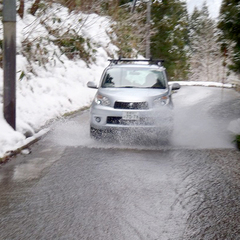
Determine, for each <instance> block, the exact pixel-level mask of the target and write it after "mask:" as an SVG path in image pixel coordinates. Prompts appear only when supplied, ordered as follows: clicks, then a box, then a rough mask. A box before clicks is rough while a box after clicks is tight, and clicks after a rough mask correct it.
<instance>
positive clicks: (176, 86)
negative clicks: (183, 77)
mask: <svg viewBox="0 0 240 240" xmlns="http://www.w3.org/2000/svg"><path fill="white" fill-rule="evenodd" d="M180 88H181V85H180V84H179V83H173V84H172V86H171V90H172V91H174V90H179V89H180Z"/></svg>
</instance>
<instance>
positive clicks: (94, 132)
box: [90, 127, 103, 140]
mask: <svg viewBox="0 0 240 240" xmlns="http://www.w3.org/2000/svg"><path fill="white" fill-rule="evenodd" d="M102 135H103V131H102V130H100V129H96V128H93V127H90V137H91V138H93V139H96V140H98V139H101V138H102Z"/></svg>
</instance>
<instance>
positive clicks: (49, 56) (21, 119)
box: [0, 4, 117, 158]
mask: <svg viewBox="0 0 240 240" xmlns="http://www.w3.org/2000/svg"><path fill="white" fill-rule="evenodd" d="M26 9H27V8H26ZM56 19H57V21H56ZM0 24H1V23H0ZM49 26H51V28H52V29H51V30H52V31H55V30H56V29H57V31H58V32H59V34H60V35H61V34H62V35H63V34H64V33H65V32H66V31H68V32H69V31H74V33H76V32H77V33H78V34H79V36H83V37H84V39H89V42H88V43H85V48H86V49H88V48H89V44H91V46H92V47H93V48H94V51H92V52H94V56H93V57H94V58H95V61H90V62H89V63H88V64H86V63H85V62H84V61H83V60H81V59H79V58H77V57H74V58H73V59H69V57H67V56H66V54H64V53H63V52H62V51H61V49H60V48H59V46H57V45H56V44H53V41H54V40H55V39H54V38H55V37H54V36H51V35H50V34H49V29H48V28H49ZM0 29H2V26H1V25H0ZM109 30H110V20H109V19H108V18H107V17H100V16H98V15H96V14H91V15H85V14H82V13H78V14H74V13H71V14H70V15H69V12H68V9H67V8H64V7H62V6H60V5H57V4H56V5H53V6H52V8H49V9H48V10H47V12H46V13H45V14H44V15H43V16H41V17H38V18H36V17H34V16H32V15H29V14H27V10H26V13H25V17H24V19H20V18H18V19H17V89H16V92H17V93H16V94H17V97H16V98H17V100H16V101H17V106H16V131H14V130H13V129H12V128H11V127H10V126H9V125H8V124H7V123H6V121H5V119H4V117H3V96H2V93H3V71H2V69H0V158H1V157H3V156H4V155H6V153H7V152H8V151H12V150H15V149H17V148H20V147H21V146H23V145H25V144H27V143H28V142H29V141H32V140H34V138H36V137H38V136H39V135H40V134H41V133H42V132H39V131H40V130H41V129H42V128H43V126H44V125H45V124H46V123H47V122H48V121H49V120H51V119H54V118H58V117H61V116H63V114H65V113H67V112H72V111H76V110H79V109H81V108H83V107H86V106H89V105H90V103H91V100H92V98H93V95H94V94H95V91H93V90H90V89H88V88H87V87H86V83H87V82H88V81H96V82H97V81H99V78H100V76H101V74H102V71H103V69H104V68H105V67H106V66H107V65H108V61H107V59H108V57H109V54H111V55H112V56H116V55H115V53H116V51H117V48H116V47H115V46H113V45H112V44H111V40H110V38H109V36H108V34H107V31H109ZM1 32H2V31H1ZM1 34H2V33H1ZM0 37H2V36H0ZM26 42H27V44H26ZM36 42H39V43H40V45H41V46H39V44H36ZM24 44H25V45H24ZM26 46H27V47H29V48H31V49H30V50H31V52H30V53H29V55H30V54H34V53H35V54H36V56H37V57H35V56H29V55H27V54H23V51H22V50H23V48H24V47H25V48H26ZM30 50H29V51H30ZM25 51H26V49H25ZM86 51H87V50H86ZM29 57H31V59H33V57H35V61H33V62H30V61H29V59H28V58H29ZM29 136H30V137H29Z"/></svg>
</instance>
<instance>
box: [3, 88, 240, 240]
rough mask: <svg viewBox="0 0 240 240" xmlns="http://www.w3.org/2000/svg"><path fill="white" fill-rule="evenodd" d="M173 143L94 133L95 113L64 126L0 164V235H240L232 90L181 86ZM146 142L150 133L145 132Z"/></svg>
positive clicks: (239, 161) (154, 238) (237, 99)
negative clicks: (101, 137) (97, 137)
mask: <svg viewBox="0 0 240 240" xmlns="http://www.w3.org/2000/svg"><path fill="white" fill-rule="evenodd" d="M174 100H175V114H176V115H175V129H174V133H173V138H172V139H171V141H170V142H169V143H166V142H165V141H162V144H161V142H160V143H155V142H153V141H151V139H147V140H145V141H144V140H143V141H139V139H138V138H137V139H132V138H131V137H129V138H123V139H119V140H118V141H116V142H105V143H102V142H96V141H93V140H91V139H90V138H89V133H88V112H83V113H82V114H80V115H77V116H74V117H72V118H70V119H65V120H62V121H59V122H56V123H54V124H53V126H52V131H50V132H49V134H48V135H46V136H45V137H44V138H43V139H42V140H41V141H39V142H38V143H37V144H35V145H34V146H32V147H31V154H29V155H19V156H17V157H16V158H13V159H12V160H11V161H9V162H8V163H7V164H5V165H3V166H1V168H0V239H9V240H10V239H84V240H85V239H86V240H88V239H89V240H92V239H93V240H95V239H104V240H108V239H113V240H115V239H119V240H123V239H126V240H134V239H143V240H145V239H146V240H148V239H150V240H167V239H172V240H181V239H182V240H185V239H186V240H188V239H199V240H200V239H227V240H230V239H233V240H235V239H240V225H239V223H240V153H239V151H237V150H236V149H235V146H234V144H232V143H231V135H230V133H229V132H228V131H227V127H228V124H229V122H230V121H231V120H234V119H236V118H239V116H240V109H239V104H240V96H239V94H237V93H235V92H234V91H233V90H229V89H225V90H222V89H215V88H203V87H183V88H182V89H181V90H180V91H179V93H177V94H176V95H174ZM141 139H142V138H141Z"/></svg>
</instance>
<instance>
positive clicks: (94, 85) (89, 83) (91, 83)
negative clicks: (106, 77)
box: [87, 81, 98, 89]
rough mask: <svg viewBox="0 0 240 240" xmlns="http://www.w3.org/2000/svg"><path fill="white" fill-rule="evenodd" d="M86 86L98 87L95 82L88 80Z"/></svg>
mask: <svg viewBox="0 0 240 240" xmlns="http://www.w3.org/2000/svg"><path fill="white" fill-rule="evenodd" d="M87 87H89V88H95V89H97V88H98V87H97V84H96V83H95V82H92V81H90V82H88V83H87Z"/></svg>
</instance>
